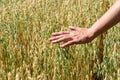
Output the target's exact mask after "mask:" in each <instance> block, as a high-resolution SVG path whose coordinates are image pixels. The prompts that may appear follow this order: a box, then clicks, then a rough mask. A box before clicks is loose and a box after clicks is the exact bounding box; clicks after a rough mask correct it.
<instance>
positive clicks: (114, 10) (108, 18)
mask: <svg viewBox="0 0 120 80" xmlns="http://www.w3.org/2000/svg"><path fill="white" fill-rule="evenodd" d="M119 21H120V0H117V1H116V2H115V3H114V4H113V5H112V7H111V8H110V9H109V10H108V11H107V12H106V13H105V14H104V15H103V16H102V17H101V18H100V19H99V20H97V21H96V22H95V23H94V24H93V25H92V26H91V27H90V28H79V27H74V26H70V27H69V28H70V30H71V31H70V32H68V31H61V32H55V33H52V37H51V38H50V39H49V40H50V41H51V42H52V43H59V42H64V44H62V45H60V47H61V48H65V47H68V46H70V45H73V44H84V43H89V42H91V41H92V40H93V39H94V38H96V37H97V36H99V35H100V34H102V33H104V32H105V31H107V30H108V29H110V28H111V27H112V26H114V25H115V24H117V23H118V22H119Z"/></svg>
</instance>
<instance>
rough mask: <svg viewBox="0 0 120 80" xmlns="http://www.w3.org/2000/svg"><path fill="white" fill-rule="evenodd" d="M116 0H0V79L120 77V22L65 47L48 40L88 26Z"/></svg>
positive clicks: (96, 79) (111, 79)
mask: <svg viewBox="0 0 120 80" xmlns="http://www.w3.org/2000/svg"><path fill="white" fill-rule="evenodd" d="M113 2H114V0H0V80H120V24H117V25H116V26H114V27H113V28H111V29H110V30H108V31H107V32H105V33H104V34H103V35H100V36H98V37H97V38H96V39H94V40H93V41H92V42H91V43H88V44H82V45H73V46H70V47H67V48H64V49H61V48H60V47H59V45H60V44H62V43H59V44H52V43H51V42H50V41H49V40H48V39H49V38H50V37H51V34H52V33H53V32H57V31H61V30H62V31H65V30H68V31H69V29H68V26H78V27H86V28H89V27H91V26H92V24H93V23H94V22H95V21H96V20H97V19H99V18H100V17H101V16H102V15H103V14H104V13H105V12H106V11H107V10H108V9H109V7H110V6H111V5H112V4H113Z"/></svg>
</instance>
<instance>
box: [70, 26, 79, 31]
mask: <svg viewBox="0 0 120 80" xmlns="http://www.w3.org/2000/svg"><path fill="white" fill-rule="evenodd" d="M69 28H70V30H75V31H76V30H79V29H80V28H79V27H74V26H69Z"/></svg>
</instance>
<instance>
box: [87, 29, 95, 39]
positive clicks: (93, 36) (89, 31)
mask: <svg viewBox="0 0 120 80" xmlns="http://www.w3.org/2000/svg"><path fill="white" fill-rule="evenodd" d="M88 37H89V39H91V41H92V40H93V39H94V38H95V37H96V35H95V30H94V29H93V28H92V27H91V28H89V29H88Z"/></svg>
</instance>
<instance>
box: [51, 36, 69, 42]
mask: <svg viewBox="0 0 120 80" xmlns="http://www.w3.org/2000/svg"><path fill="white" fill-rule="evenodd" d="M67 40H68V39H67V38H64V37H62V38H59V39H56V40H53V41H52V42H53V43H58V42H65V41H67Z"/></svg>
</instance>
